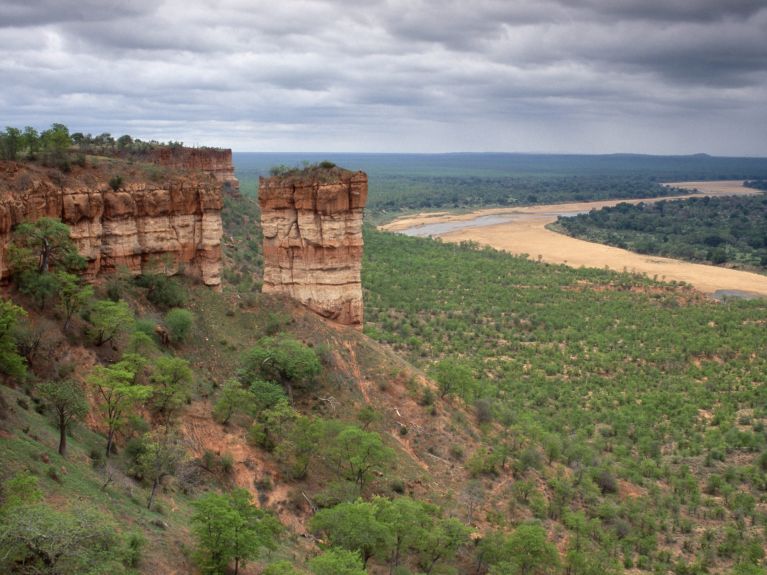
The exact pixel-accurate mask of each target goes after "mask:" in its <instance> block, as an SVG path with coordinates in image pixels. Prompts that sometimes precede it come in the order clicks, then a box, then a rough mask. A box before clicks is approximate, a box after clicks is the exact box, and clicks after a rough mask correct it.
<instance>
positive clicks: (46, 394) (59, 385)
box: [40, 379, 88, 456]
mask: <svg viewBox="0 0 767 575" xmlns="http://www.w3.org/2000/svg"><path fill="white" fill-rule="evenodd" d="M40 395H42V397H43V398H44V399H45V400H46V401H47V402H48V404H49V405H50V406H51V407H52V408H53V412H54V416H55V419H56V426H57V427H58V429H59V454H60V455H62V456H65V455H66V451H67V431H68V430H69V427H70V426H71V425H72V423H74V422H75V421H77V420H78V419H83V418H84V417H85V416H86V415H87V414H88V401H87V400H86V398H85V393H84V392H83V388H82V387H81V386H80V384H79V383H77V382H75V381H72V380H69V379H67V380H64V381H49V382H47V383H44V384H43V385H41V386H40Z"/></svg>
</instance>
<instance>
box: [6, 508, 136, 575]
mask: <svg viewBox="0 0 767 575" xmlns="http://www.w3.org/2000/svg"><path fill="white" fill-rule="evenodd" d="M121 543H122V542H121V541H120V539H119V536H118V534H117V530H116V529H115V526H114V525H113V524H112V523H111V522H108V521H107V520H105V519H104V516H103V514H102V513H99V512H98V511H96V510H95V509H90V508H88V507H83V506H82V505H79V506H78V507H75V508H73V509H72V510H71V511H59V510H55V509H53V508H51V507H49V506H48V505H45V504H44V503H36V504H33V505H22V506H19V507H15V508H14V509H13V512H12V513H8V514H7V516H6V517H4V518H3V523H2V527H1V528H0V549H2V551H3V552H2V553H0V571H2V572H3V573H29V574H32V573H34V574H46V575H79V574H81V573H114V574H115V575H117V574H120V573H126V572H127V571H126V570H125V566H124V565H123V564H122V563H121V562H120V561H119V558H120V551H121V550H120V546H121Z"/></svg>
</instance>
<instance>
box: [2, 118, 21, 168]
mask: <svg viewBox="0 0 767 575" xmlns="http://www.w3.org/2000/svg"><path fill="white" fill-rule="evenodd" d="M21 146H22V136H21V130H19V129H18V128H12V127H11V126H6V128H5V132H4V133H0V159H2V160H15V159H16V157H17V156H18V153H19V150H20V149H21Z"/></svg>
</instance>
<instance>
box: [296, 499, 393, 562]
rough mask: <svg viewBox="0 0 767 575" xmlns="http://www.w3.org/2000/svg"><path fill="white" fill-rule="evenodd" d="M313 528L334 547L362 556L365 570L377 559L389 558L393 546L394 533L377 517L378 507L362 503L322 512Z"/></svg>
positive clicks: (339, 505)
mask: <svg viewBox="0 0 767 575" xmlns="http://www.w3.org/2000/svg"><path fill="white" fill-rule="evenodd" d="M309 527H310V529H311V530H312V531H314V532H315V533H322V534H324V535H325V536H327V538H328V539H329V540H330V542H331V543H332V544H333V545H337V546H339V547H343V548H344V549H348V550H349V551H357V552H359V554H360V555H361V556H362V564H363V566H364V565H366V564H367V562H368V559H370V557H372V556H373V555H381V556H386V555H388V554H389V552H390V550H391V547H392V543H393V538H392V534H391V530H390V529H389V528H388V526H387V525H386V524H385V523H383V522H381V521H380V520H379V519H378V518H377V517H376V507H375V505H374V504H372V503H369V502H367V501H362V500H357V501H354V502H350V503H339V504H338V505H336V506H335V507H331V508H329V509H321V510H320V511H318V512H317V513H316V514H315V515H314V517H312V519H311V521H310V523H309Z"/></svg>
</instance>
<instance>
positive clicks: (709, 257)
mask: <svg viewBox="0 0 767 575" xmlns="http://www.w3.org/2000/svg"><path fill="white" fill-rule="evenodd" d="M556 226H557V228H558V229H560V230H563V231H564V232H565V233H567V234H569V235H572V236H575V237H578V238H583V239H586V240H590V241H595V242H600V243H605V244H609V245H612V246H617V247H619V248H626V249H629V250H632V251H635V252H639V253H642V254H655V255H661V256H667V257H672V258H679V259H684V260H691V261H696V262H705V263H710V264H725V265H728V266H733V267H741V268H747V269H761V270H764V269H765V268H767V196H763V195H758V196H743V197H724V198H690V199H689V200H684V201H660V202H657V203H648V204H637V205H629V204H619V205H617V206H615V207H611V208H604V209H602V210H592V211H591V212H589V213H588V214H580V215H577V216H574V217H567V218H563V217H560V218H559V219H558V220H557V223H556Z"/></svg>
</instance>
